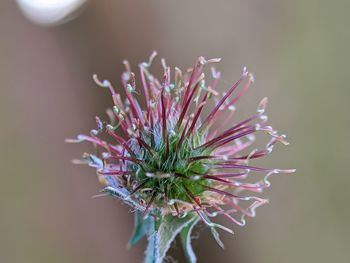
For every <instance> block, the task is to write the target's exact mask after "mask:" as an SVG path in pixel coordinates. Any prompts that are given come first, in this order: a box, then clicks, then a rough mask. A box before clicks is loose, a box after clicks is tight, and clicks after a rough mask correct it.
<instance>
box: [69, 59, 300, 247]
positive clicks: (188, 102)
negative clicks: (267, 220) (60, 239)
mask: <svg viewBox="0 0 350 263" xmlns="http://www.w3.org/2000/svg"><path fill="white" fill-rule="evenodd" d="M155 56H156V53H155V52H154V53H153V54H152V55H151V57H150V59H149V61H148V62H143V63H141V64H140V65H139V70H140V78H141V81H140V82H141V84H142V88H143V91H141V90H140V89H138V88H137V87H136V86H137V85H136V78H135V74H134V73H133V72H132V71H131V69H130V65H129V63H128V62H127V61H124V65H125V67H126V71H125V72H124V73H123V74H122V78H121V82H122V87H123V88H124V91H125V95H126V100H125V101H123V100H122V97H121V95H120V94H119V93H117V92H116V90H115V88H113V86H112V84H111V83H110V82H109V81H107V80H104V81H100V80H99V79H98V78H97V76H96V75H94V76H93V79H94V80H95V82H96V84H97V85H99V86H101V87H104V88H108V89H109V91H110V92H111V95H112V98H113V102H114V106H113V109H112V110H107V114H108V115H109V118H110V121H109V122H108V123H106V122H104V121H102V120H101V119H100V118H98V117H96V122H97V128H96V129H93V130H91V132H90V135H78V137H77V139H74V140H71V139H70V140H68V142H83V141H87V142H90V143H92V144H93V145H94V147H95V148H96V152H97V154H84V158H83V160H80V161H75V162H76V163H87V164H89V165H90V166H92V167H94V168H96V171H97V175H98V179H99V182H100V183H101V184H102V185H103V186H104V189H103V192H105V193H108V194H111V195H113V196H117V197H119V198H120V199H122V200H123V201H124V202H126V203H127V204H129V205H130V206H132V208H133V209H134V210H136V211H140V212H142V214H143V216H144V217H145V218H146V217H148V216H151V217H153V218H154V219H155V220H161V219H162V218H163V217H165V216H170V217H178V218H180V219H181V218H185V217H186V216H187V215H189V214H190V215H192V216H193V217H195V218H196V219H200V220H202V221H203V222H204V223H205V224H206V225H208V226H209V227H210V228H211V229H212V231H213V234H214V237H215V238H216V240H217V241H218V243H219V244H220V245H222V243H221V241H220V240H219V238H218V235H217V232H215V230H214V229H215V228H221V229H223V230H225V231H227V232H230V233H232V230H231V229H230V228H228V227H226V226H222V225H219V224H216V223H213V222H212V219H211V218H213V217H215V216H217V215H222V216H224V217H226V218H227V219H229V220H230V221H232V222H233V223H234V224H237V225H239V226H243V225H244V224H245V217H247V216H248V217H254V216H255V210H256V208H257V207H259V206H261V205H263V204H265V203H267V202H268V201H267V200H266V199H263V198H261V197H258V196H256V195H255V194H256V193H260V192H262V191H263V190H264V189H266V188H267V187H269V186H270V183H269V181H268V179H269V177H270V176H271V175H272V174H277V173H291V172H294V170H292V169H290V170H281V169H270V168H261V167H256V166H252V165H250V164H249V163H250V161H252V160H254V159H257V158H261V157H264V156H266V155H268V154H270V153H271V152H272V149H273V147H274V146H275V144H276V143H277V142H281V143H283V144H288V143H287V141H286V140H285V137H286V136H285V135H279V134H278V133H277V132H276V131H275V130H274V129H273V128H272V127H271V126H268V125H266V122H267V116H266V115H265V108H266V104H267V98H264V99H263V100H262V101H261V102H260V104H259V106H258V108H257V112H256V113H255V114H254V115H253V116H251V117H250V118H248V119H245V120H238V121H237V122H236V123H235V124H234V125H232V124H231V123H232V122H233V119H234V118H233V117H235V116H234V115H235V113H236V107H235V105H236V103H237V101H238V100H239V99H240V98H241V97H242V96H243V95H244V94H245V93H246V92H247V90H248V89H249V87H250V86H251V84H252V83H253V82H254V78H253V75H252V74H251V73H249V72H248V71H247V69H246V68H244V69H243V72H242V75H241V77H240V78H239V80H238V81H237V82H236V83H235V84H234V85H233V86H232V87H231V88H230V89H229V90H228V91H226V92H225V93H224V94H223V95H222V96H221V95H220V94H219V92H218V91H217V90H216V86H217V84H218V81H219V79H220V73H219V72H217V71H216V70H215V69H214V68H213V67H212V68H211V75H212V80H211V82H210V83H207V81H206V78H205V75H204V70H205V67H206V66H207V65H212V64H213V63H217V62H219V61H220V59H209V60H206V59H205V58H204V57H200V58H198V60H197V62H196V63H195V65H194V67H193V68H192V69H190V70H189V71H188V72H187V73H188V74H187V73H186V74H184V73H183V72H182V71H181V70H180V69H179V68H176V67H175V74H174V80H173V81H172V80H171V70H170V67H168V66H167V65H166V63H165V60H164V59H163V60H162V65H163V68H164V75H163V78H162V80H161V81H159V80H158V79H157V78H156V77H154V75H152V74H151V72H150V67H151V64H152V61H153V59H154V57H155ZM241 84H242V85H241ZM240 86H242V88H241V89H240V88H239V87H240ZM141 92H142V93H143V94H144V98H145V100H144V101H145V107H142V106H141V103H139V101H138V99H137V97H139V96H140V93H141ZM235 93H237V94H236V95H235V96H233V95H234V94H235ZM211 101H214V106H213V107H212V108H211V109H210V108H209V106H210V104H211V105H213V103H212V102H211ZM204 108H207V109H208V113H207V114H205V113H204ZM235 119H238V117H235ZM227 125H230V127H229V128H227V129H225V127H226V126H227ZM258 133H265V134H268V135H269V137H270V140H269V142H268V143H267V144H266V147H265V148H264V149H261V150H258V149H254V148H253V150H250V151H248V149H249V148H252V146H253V144H254V141H255V135H256V134H258ZM105 134H108V135H109V136H108V138H106V139H101V136H102V135H105ZM104 137H106V136H104ZM259 173H260V174H263V176H262V177H260V179H259V180H257V181H256V182H254V183H251V182H246V181H247V178H249V177H250V175H251V174H253V175H252V178H253V179H254V178H256V177H258V174H259Z"/></svg>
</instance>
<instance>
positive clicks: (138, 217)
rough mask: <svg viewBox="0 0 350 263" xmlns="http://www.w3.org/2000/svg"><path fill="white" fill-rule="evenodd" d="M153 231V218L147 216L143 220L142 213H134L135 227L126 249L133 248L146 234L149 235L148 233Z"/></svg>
mask: <svg viewBox="0 0 350 263" xmlns="http://www.w3.org/2000/svg"><path fill="white" fill-rule="evenodd" d="M153 229H154V219H153V217H151V216H149V217H147V218H145V219H144V218H143V213H142V212H140V211H135V227H134V232H133V234H132V236H131V238H130V240H129V243H128V247H129V248H130V247H133V246H135V245H136V244H137V243H138V242H139V241H140V240H141V239H142V238H143V237H145V236H146V235H147V234H151V233H150V231H151V230H153ZM153 231H154V230H153Z"/></svg>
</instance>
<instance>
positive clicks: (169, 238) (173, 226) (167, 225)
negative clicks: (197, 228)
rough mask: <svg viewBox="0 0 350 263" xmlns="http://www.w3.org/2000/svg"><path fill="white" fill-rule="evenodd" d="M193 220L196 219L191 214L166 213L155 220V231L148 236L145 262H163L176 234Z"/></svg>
mask: <svg viewBox="0 0 350 263" xmlns="http://www.w3.org/2000/svg"><path fill="white" fill-rule="evenodd" d="M194 220H197V217H196V216H194V215H193V214H189V215H187V216H186V217H185V218H178V217H175V216H172V215H167V216H164V217H163V218H162V219H160V220H159V221H158V222H156V228H155V231H154V233H153V234H151V235H150V236H149V238H148V247H147V250H146V259H145V263H161V262H163V259H164V257H165V255H166V253H167V252H168V250H169V248H170V245H171V243H172V242H173V241H174V239H175V237H176V236H177V234H179V233H180V231H181V230H182V229H183V228H184V227H186V226H188V225H189V224H190V223H192V222H193V221H194Z"/></svg>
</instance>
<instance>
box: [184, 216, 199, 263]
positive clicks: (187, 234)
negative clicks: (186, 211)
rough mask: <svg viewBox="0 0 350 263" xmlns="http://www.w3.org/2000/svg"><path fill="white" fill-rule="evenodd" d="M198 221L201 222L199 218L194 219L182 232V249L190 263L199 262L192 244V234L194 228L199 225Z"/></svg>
mask: <svg viewBox="0 0 350 263" xmlns="http://www.w3.org/2000/svg"><path fill="white" fill-rule="evenodd" d="M198 221H199V218H196V219H194V220H193V221H191V222H190V223H189V224H188V225H187V226H186V227H184V228H183V229H182V230H181V232H180V237H181V243H182V247H183V250H184V252H185V255H186V258H187V260H188V262H189V263H196V262H197V257H196V254H195V253H194V251H193V248H192V244H191V241H192V240H191V233H192V230H193V228H194V226H195V225H196V224H197V223H198Z"/></svg>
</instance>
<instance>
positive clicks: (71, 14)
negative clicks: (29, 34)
mask: <svg viewBox="0 0 350 263" xmlns="http://www.w3.org/2000/svg"><path fill="white" fill-rule="evenodd" d="M85 2H86V0H17V4H18V6H19V7H20V9H21V10H22V12H23V14H24V15H25V16H26V17H27V18H28V19H29V20H31V21H33V22H34V23H37V24H40V25H45V26H52V25H59V24H63V23H65V22H67V21H69V20H71V19H73V18H75V17H76V16H77V14H78V13H79V12H78V11H79V10H80V8H81V7H82V6H83V4H84V3H85Z"/></svg>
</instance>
